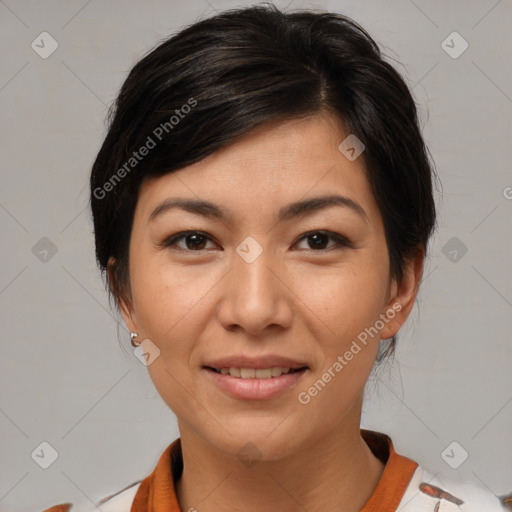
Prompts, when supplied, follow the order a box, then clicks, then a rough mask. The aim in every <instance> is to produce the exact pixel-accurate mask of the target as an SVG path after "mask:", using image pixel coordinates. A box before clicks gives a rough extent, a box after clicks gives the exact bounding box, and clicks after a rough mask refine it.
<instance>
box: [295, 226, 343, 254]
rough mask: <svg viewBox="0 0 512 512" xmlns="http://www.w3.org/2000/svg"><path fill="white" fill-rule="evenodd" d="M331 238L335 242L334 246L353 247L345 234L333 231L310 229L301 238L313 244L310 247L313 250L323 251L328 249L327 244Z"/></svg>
mask: <svg viewBox="0 0 512 512" xmlns="http://www.w3.org/2000/svg"><path fill="white" fill-rule="evenodd" d="M329 239H331V240H334V242H335V243H334V244H333V245H331V247H330V248H332V247H336V246H338V247H352V244H351V242H350V241H349V240H347V239H346V238H345V237H344V236H342V235H340V234H338V233H333V232H331V231H310V232H309V233H306V234H305V235H303V236H302V237H301V238H300V239H299V240H306V241H307V243H309V244H310V245H311V247H310V248H309V249H310V250H313V251H322V250H326V247H325V245H326V244H327V243H328V241H329Z"/></svg>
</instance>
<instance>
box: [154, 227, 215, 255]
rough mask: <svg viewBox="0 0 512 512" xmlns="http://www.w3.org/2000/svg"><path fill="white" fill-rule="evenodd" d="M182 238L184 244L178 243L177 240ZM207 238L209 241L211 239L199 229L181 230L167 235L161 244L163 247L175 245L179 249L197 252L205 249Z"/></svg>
mask: <svg viewBox="0 0 512 512" xmlns="http://www.w3.org/2000/svg"><path fill="white" fill-rule="evenodd" d="M182 239H183V240H184V241H185V246H183V245H179V244H178V241H180V240H182ZM207 240H210V241H211V240H212V239H211V238H210V237H209V236H207V235H206V234H204V233H202V232H201V231H183V232H181V233H177V234H175V235H173V236H171V237H169V238H168V239H167V240H165V241H164V242H163V244H162V245H163V246H164V247H173V246H176V247H178V248H179V249H182V250H184V251H189V252H199V251H202V250H204V249H205V243H206V241H207Z"/></svg>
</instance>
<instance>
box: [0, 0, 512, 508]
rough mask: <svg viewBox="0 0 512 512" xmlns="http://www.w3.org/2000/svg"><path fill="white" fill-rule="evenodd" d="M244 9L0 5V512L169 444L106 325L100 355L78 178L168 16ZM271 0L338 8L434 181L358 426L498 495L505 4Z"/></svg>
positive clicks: (89, 487) (106, 321) (502, 453)
mask: <svg viewBox="0 0 512 512" xmlns="http://www.w3.org/2000/svg"><path fill="white" fill-rule="evenodd" d="M250 3H251V2H237V3H235V2H231V1H227V0H208V1H206V0H189V1H187V2H178V1H162V0H158V1H157V0H155V1H151V2H142V1H136V0H131V1H124V2H121V1H118V0H116V1H108V2H105V1H104V2H100V1H98V0H92V1H86V0H75V1H63V0H54V1H49V0H48V1H46V0H45V1H15V0H5V1H0V24H1V31H0V38H1V44H2V63H1V76H0V102H1V108H2V124H1V139H0V140H1V146H2V147H1V151H2V153H1V163H2V181H1V183H2V186H1V191H0V222H1V230H2V231H1V232H2V260H1V267H0V268H1V276H0V311H1V317H2V330H1V332H2V336H1V343H2V350H1V354H2V356H1V358H0V368H1V374H0V379H1V380H0V389H1V390H2V393H1V400H0V427H1V455H0V460H1V461H2V464H1V468H0V510H2V511H7V510H8V511H12V512H18V511H29V510H42V509H43V508H45V507H47V506H49V505H51V504H56V503H61V502H64V501H72V502H75V503H89V504H90V503H91V502H94V501H97V500H98V499H100V498H102V497H104V496H106V495H108V494H110V493H112V492H114V491H117V490H119V489H121V488H122V487H124V486H126V485H128V484H129V483H131V482H132V481H135V480H137V479H140V478H143V477H145V476H146V475H147V474H149V473H150V472H151V471H152V470H153V467H154V466H155V464H156V462H157V460H158V457H159V455H160V454H161V452H162V451H163V449H164V448H165V447H166V446H167V445H168V444H169V443H170V442H171V441H172V440H173V439H175V438H176V437H177V436H178V435H179V434H178V431H177V428H176V422H175V417H174V415H173V413H172V412H171V411H170V410H168V408H167V406H166V405H165V404H164V403H163V401H162V400H161V399H160V397H159V395H158V394H157V392H156V390H155V389H154V387H153V385H152V383H151V381H150V379H149V376H148V375H147V370H146V368H145V367H144V366H143V365H142V364H141V363H140V362H139V360H138V359H136V358H135V356H134V355H133V353H132V351H131V346H130V343H129V336H128V332H127V330H126V329H125V327H124V326H123V325H122V326H121V327H119V334H120V339H121V342H122V345H121V346H120V345H119V343H118V334H117V328H116V317H115V315H113V314H112V312H111V310H110V309H109V305H108V299H107V295H106V293H105V291H104V289H103V284H102V282H101V280H100V278H99V275H98V272H97V269H96V266H95V261H94V253H93V237H92V224H91V220H90V217H89V210H88V208H87V206H86V205H87V200H88V196H87V194H88V187H87V180H88V175H89V171H90V166H91V164H92V162H93V159H94V158H95V156H96V152H97V151H98V149H99V146H100V143H101V141H102V138H103V136H104V133H105V121H104V120H105V115H106V111H107V106H108V105H110V103H111V102H112V101H113V100H114V98H115V96H116V93H117V92H118V89H119V87H120V86H121V83H122V81H123V80H124V78H125V77H126V74H127V72H128V71H129V70H130V68H131V67H132V66H133V65H134V64H135V62H136V61H137V60H138V59H139V58H140V57H141V56H142V55H143V54H144V53H145V52H146V51H147V50H149V49H150V48H152V47H153V46H154V45H155V44H156V43H157V42H158V41H159V40H161V39H162V38H164V37H166V36H168V35H170V34H171V33H173V32H175V31H176V30H177V29H178V28H180V27H182V26H184V25H185V24H189V23H192V22H194V21H197V20H198V19H199V18H203V17H206V16H209V15H210V14H214V13H215V11H220V10H222V9H225V8H230V7H236V6H242V5H249V4H250ZM276 4H277V5H278V6H279V7H281V8H284V7H285V6H286V5H287V4H289V8H290V9H299V8H315V7H316V8H321V9H327V10H334V11H338V12H341V13H344V14H347V15H349V16H351V17H353V18H354V19H355V20H356V21H358V22H360V23H361V24H362V25H363V26H364V27H365V28H366V29H367V30H368V31H369V32H370V34H371V35H372V36H373V37H374V38H375V39H376V40H377V42H378V43H379V44H380V45H381V46H382V47H383V49H384V52H385V53H386V54H387V55H389V56H390V57H391V58H393V59H397V60H398V61H400V62H401V63H402V64H399V65H398V69H399V71H400V72H402V73H403V74H404V75H405V78H406V80H407V81H408V83H409V85H410V86H411V87H412V88H413V93H414V95H415V98H416V100H417V102H418V104H419V107H420V110H421V118H422V126H423V127H424V134H425V138H426V141H427V144H428V145H429V147H430V150H431V152H432V154H433V156H434V159H435V161H436V164H437V169H438V172H439V174H440V177H441V180H442V183H443V195H442V197H441V195H439V197H438V206H439V215H440V218H439V231H438V232H437V235H436V237H435V239H434V243H433V245H432V252H431V257H430V259H429V261H428V262H427V269H426V272H425V278H424V282H423V288H422V291H421V294H420V298H419V307H416V308H415V310H414V311H413V314H412V316H411V319H410V321H409V322H408V324H407V325H406V327H405V328H404V329H403V330H402V335H401V338H400V340H399V348H398V360H397V362H396V363H395V364H394V365H392V366H387V367H383V368H382V369H381V371H380V372H379V374H378V379H373V380H372V381H371V382H370V384H369V386H368V395H367V400H366V403H365V407H364V414H363V427H366V428H372V429H375V430H379V431H382V432H386V433H388V434H389V435H391V437H392V438H393V440H394V443H395V448H396V450H397V451H398V452H399V453H402V454H404V455H407V456H409V457H410V458H412V459H414V460H416V461H418V462H419V463H420V464H422V465H424V466H425V467H427V468H429V469H430V470H432V471H433V472H434V473H439V474H447V475H451V476H453V477H455V478H458V479H461V480H462V479H465V478H468V479H471V480H474V481H477V482H480V483H481V484H482V485H484V486H486V487H488V488H489V489H490V490H491V491H492V492H494V493H497V494H504V493H506V492H510V491H512V436H511V435H510V432H511V431H512V428H511V427H512V403H511V402H512V385H511V384H512V382H511V371H510V368H511V362H512V361H511V359H512V357H511V352H512V351H511V334H510V333H511V328H512V325H511V316H512V315H511V307H512V273H511V271H510V257H511V253H512V237H510V232H511V227H512V226H511V224H512V222H511V220H512V216H511V209H512V200H511V198H512V188H507V187H512V175H511V172H510V162H511V161H512V151H511V135H512V134H511V123H510V121H511V118H512V83H511V82H512V80H511V74H512V73H511V66H510V63H511V62H512V44H511V43H512V41H511V35H510V34H511V32H510V30H509V26H510V22H511V21H512V2H511V1H506V0H502V1H496V0H489V1H472V2H469V1H463V0H460V1H430V2H427V1H425V0H423V1H420V0H414V1H410V0H396V1H387V2H384V1H321V2H301V1H300V0H294V1H292V2H290V1H289V0H287V1H283V2H281V1H279V2H276ZM43 31H47V32H49V33H50V34H51V36H52V37H53V38H54V39H55V40H56V41H57V42H58V45H59V46H58V49H57V50H56V51H55V52H54V53H53V54H52V55H51V56H50V57H49V58H46V59H43V58H41V57H40V56H39V55H38V53H36V52H35V51H34V50H33V49H32V48H31V43H32V41H34V40H36V42H37V41H40V39H38V36H39V34H40V33H41V32H43ZM453 31H457V32H458V33H459V34H460V35H461V36H462V37H463V38H464V39H465V40H466V41H467V42H468V44H469V47H468V49H467V50H466V51H465V52H464V53H462V55H460V56H459V57H458V58H453V57H451V56H450V55H448V53H447V52H446V51H445V50H444V49H443V47H442V45H441V44H442V42H443V40H445V39H446V38H447V36H448V35H449V34H451V33H452V32H453ZM448 41H450V39H448ZM448 44H449V45H450V46H453V47H454V48H453V49H452V51H456V50H458V49H460V48H461V46H460V41H457V40H454V42H453V43H451V42H449V43H448ZM40 45H41V43H40ZM45 47H46V48H47V49H48V47H49V46H48V41H47V43H46V45H45ZM506 233H509V235H506ZM43 237H46V238H48V239H49V240H51V243H49V242H48V241H45V240H43V241H42V242H40V239H41V238H43ZM453 237H456V239H455V240H451V239H452V238H453ZM450 240H451V241H450ZM38 243H39V245H36V244H38ZM34 246H35V248H34ZM53 246H55V247H53ZM464 247H466V248H467V253H466V254H463V252H464V251H463V249H464ZM52 248H53V252H55V249H56V250H57V252H56V253H55V254H53V253H52ZM44 251H47V252H44ZM454 251H455V252H454ZM43 441H46V442H48V443H50V445H51V446H53V447H54V449H55V450H56V451H57V452H58V458H57V459H56V460H55V462H54V463H53V464H52V465H51V466H50V467H49V468H48V469H42V468H41V467H40V466H39V465H38V464H37V463H36V462H35V460H34V459H37V457H36V456H34V459H33V458H32V457H31V453H32V452H33V451H34V450H35V449H36V448H37V447H38V446H39V445H40V443H41V442H43ZM453 441H457V442H458V443H459V444H460V446H461V447H462V448H463V449H464V450H466V451H467V452H468V453H469V457H468V459H467V460H466V461H465V462H464V463H463V464H462V465H460V466H459V467H458V469H452V468H451V467H450V466H449V465H448V464H447V463H446V462H445V460H444V459H443V457H442V456H441V453H442V452H443V451H444V450H445V448H446V447H447V446H448V445H449V444H450V443H452V442H453ZM43 453H45V455H44V457H47V456H48V455H47V454H48V453H49V452H48V450H47V451H46V452H45V451H44V450H43ZM449 454H450V455H451V462H452V464H453V461H457V460H460V458H461V457H462V455H463V452H462V449H461V448H459V447H458V446H456V447H455V450H454V451H453V452H450V451H449ZM44 457H43V456H42V455H41V456H40V460H41V459H43V458H44Z"/></svg>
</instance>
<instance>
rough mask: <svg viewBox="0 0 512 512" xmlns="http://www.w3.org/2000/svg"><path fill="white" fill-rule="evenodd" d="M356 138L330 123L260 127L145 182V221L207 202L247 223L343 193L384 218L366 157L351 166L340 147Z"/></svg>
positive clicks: (324, 118) (309, 120) (321, 119)
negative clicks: (174, 204)
mask: <svg viewBox="0 0 512 512" xmlns="http://www.w3.org/2000/svg"><path fill="white" fill-rule="evenodd" d="M348 135H350V134H349V133H348V132H346V130H344V128H343V126H342V125H341V123H340V122H339V121H338V120H337V119H336V118H334V117H332V116H330V115H326V114H323V115H315V116H310V117H306V118H302V119H294V120H290V121H272V122H268V123H265V124H263V125H260V126H259V127H257V128H256V129H255V130H253V131H251V132H250V133H249V134H247V135H245V136H243V137H241V138H240V139H238V140H237V141H236V142H234V143H232V144H231V145H229V146H227V147H225V148H222V149H220V150H218V151H216V152H215V153H213V154H211V155H209V156H208V157H206V158H204V159H203V160H201V161H199V162H197V163H195V164H192V165H189V166H187V167H184V168H182V169H179V170H178V171H174V172H172V173H169V174H166V175H163V176H159V177H156V178H151V179H149V180H147V181H145V182H144V183H143V185H142V187H141V190H140V193H139V204H138V210H139V214H140V215H142V216H143V217H145V218H148V217H149V216H150V215H151V213H152V211H153V210H154V208H155V207H156V206H157V205H158V204H159V202H161V201H164V200H165V199H167V198H169V197H171V196H172V197H186V198H194V199H204V200H208V201H211V202H215V203H217V204H220V205H224V206H225V207H226V209H227V210H229V211H232V212H239V214H240V216H243V215H249V216H254V215H261V213H263V211H264V210H268V209H269V208H271V209H276V210H278V209H279V208H280V207H281V206H282V205H284V204H288V203H291V202H296V201H298V200H300V199H307V198H308V196H319V195H327V194H333V193H338V194H342V195H343V196H345V197H348V198H350V199H352V200H354V201H356V202H357V203H359V204H361V205H362V206H363V208H364V209H365V211H366V212H367V213H368V214H369V217H372V216H373V217H374V216H380V213H379V211H378V208H377V205H376V202H375V199H374V197H373V194H372V192H371V187H370V184H369V182H368V180H367V177H366V173H365V170H364V161H363V158H362V157H359V158H357V159H355V160H353V161H351V160H349V159H348V158H347V157H346V156H345V155H344V154H343V153H342V152H341V151H340V150H339V148H338V147H339V145H340V143H342V141H343V140H344V139H345V138H346V137H347V136H348Z"/></svg>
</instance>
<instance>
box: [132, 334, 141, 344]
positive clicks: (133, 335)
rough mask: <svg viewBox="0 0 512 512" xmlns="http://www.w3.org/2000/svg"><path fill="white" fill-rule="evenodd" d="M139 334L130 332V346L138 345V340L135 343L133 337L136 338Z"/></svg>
mask: <svg viewBox="0 0 512 512" xmlns="http://www.w3.org/2000/svg"><path fill="white" fill-rule="evenodd" d="M138 336H139V335H138V334H137V333H136V332H131V333H130V343H131V344H132V347H138V346H139V345H140V341H139V342H138V343H137V342H136V341H134V338H137V337H138Z"/></svg>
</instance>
